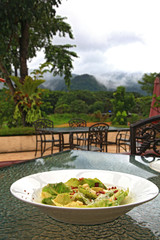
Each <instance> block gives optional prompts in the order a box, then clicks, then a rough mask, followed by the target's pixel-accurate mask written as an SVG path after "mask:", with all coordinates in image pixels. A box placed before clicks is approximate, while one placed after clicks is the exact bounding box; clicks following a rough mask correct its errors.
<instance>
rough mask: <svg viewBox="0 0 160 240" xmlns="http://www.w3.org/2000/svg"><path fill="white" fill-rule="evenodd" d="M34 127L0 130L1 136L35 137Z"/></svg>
mask: <svg viewBox="0 0 160 240" xmlns="http://www.w3.org/2000/svg"><path fill="white" fill-rule="evenodd" d="M34 134H35V130H34V128H33V127H13V128H9V129H8V128H3V129H0V136H20V135H34Z"/></svg>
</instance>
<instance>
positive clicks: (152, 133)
mask: <svg viewBox="0 0 160 240" xmlns="http://www.w3.org/2000/svg"><path fill="white" fill-rule="evenodd" d="M130 141H131V154H138V155H143V156H145V155H146V156H147V155H150V156H160V115H157V116H154V117H150V118H147V119H145V120H141V121H138V122H136V123H134V124H131V125H130Z"/></svg>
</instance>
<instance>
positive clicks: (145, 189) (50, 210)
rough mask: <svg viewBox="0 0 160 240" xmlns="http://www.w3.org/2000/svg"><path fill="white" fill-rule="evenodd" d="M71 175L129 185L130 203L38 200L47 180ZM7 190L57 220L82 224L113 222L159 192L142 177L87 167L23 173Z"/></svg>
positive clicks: (60, 178)
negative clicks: (106, 204) (110, 204)
mask: <svg viewBox="0 0 160 240" xmlns="http://www.w3.org/2000/svg"><path fill="white" fill-rule="evenodd" d="M71 177H76V178H81V177H85V178H95V177H96V178H99V179H100V180H101V181H102V182H103V183H105V184H110V185H113V186H115V185H116V186H119V187H123V188H125V189H127V188H129V198H128V199H129V203H128V204H125V205H120V206H114V207H106V208H104V207H102V208H67V207H57V206H51V205H45V204H42V203H41V202H40V193H41V190H42V188H43V186H45V185H46V184H48V183H58V182H66V181H67V180H68V179H70V178H71ZM10 191H11V193H12V194H13V195H14V196H15V197H16V198H18V199H19V200H21V201H24V202H26V203H29V204H32V205H33V206H35V207H38V208H39V209H40V210H42V211H43V212H45V213H47V214H48V215H50V216H52V217H53V218H54V219H56V220H59V221H62V222H66V223H72V224H85V225H93V224H100V223H105V222H109V221H112V220H114V219H116V218H118V217H119V216H121V215H123V214H125V213H127V212H128V211H130V210H131V209H133V208H134V207H136V206H138V205H140V204H143V203H145V202H148V201H150V200H152V199H154V198H155V197H156V196H157V195H158V193H159V189H158V187H157V186H156V185H155V184H153V183H152V182H150V181H148V180H146V179H144V178H141V177H137V176H134V175H130V174H126V173H120V172H113V171H103V170H87V169H77V170H75V169H73V170H57V171H50V172H43V173H37V174H33V175H30V176H26V177H24V178H21V179H19V180H18V181H16V182H14V183H13V184H12V185H11V188H10Z"/></svg>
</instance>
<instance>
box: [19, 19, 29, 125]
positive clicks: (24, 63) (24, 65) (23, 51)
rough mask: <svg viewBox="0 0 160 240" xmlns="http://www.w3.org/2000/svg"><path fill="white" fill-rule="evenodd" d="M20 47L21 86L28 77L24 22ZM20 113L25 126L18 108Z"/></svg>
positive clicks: (24, 113)
mask: <svg viewBox="0 0 160 240" xmlns="http://www.w3.org/2000/svg"><path fill="white" fill-rule="evenodd" d="M19 45H20V82H21V83H22V84H23V82H24V79H25V77H26V76H27V75H28V68H27V57H28V45H29V24H28V23H27V22H26V21H22V22H21V38H19ZM20 111H21V113H22V122H23V126H27V123H26V112H25V111H23V108H20Z"/></svg>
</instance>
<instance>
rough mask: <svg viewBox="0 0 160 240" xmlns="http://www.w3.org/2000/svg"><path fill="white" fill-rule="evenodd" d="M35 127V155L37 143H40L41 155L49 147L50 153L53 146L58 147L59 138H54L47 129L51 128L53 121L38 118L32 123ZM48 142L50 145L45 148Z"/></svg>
mask: <svg viewBox="0 0 160 240" xmlns="http://www.w3.org/2000/svg"><path fill="white" fill-rule="evenodd" d="M33 126H34V128H35V135H36V151H35V156H36V155H37V151H38V144H40V150H41V156H43V154H44V152H45V151H46V150H47V149H48V148H51V154H53V147H54V146H57V147H59V144H60V140H59V139H55V138H54V135H53V133H52V132H51V131H50V130H49V128H53V127H54V124H53V121H51V120H49V119H45V118H42V119H38V120H37V121H35V122H34V123H33ZM48 143H50V147H47V148H46V145H47V144H48Z"/></svg>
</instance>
